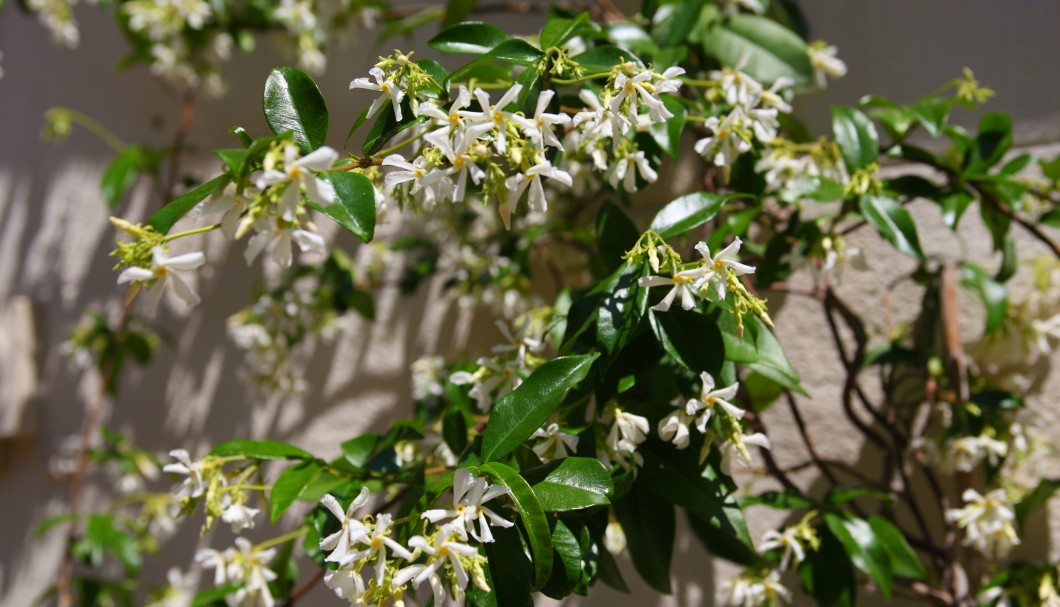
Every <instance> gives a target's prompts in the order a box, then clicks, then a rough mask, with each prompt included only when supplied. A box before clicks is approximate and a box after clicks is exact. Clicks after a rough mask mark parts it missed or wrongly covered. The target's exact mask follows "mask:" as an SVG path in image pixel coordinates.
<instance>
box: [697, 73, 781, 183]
mask: <svg viewBox="0 0 1060 607" xmlns="http://www.w3.org/2000/svg"><path fill="white" fill-rule="evenodd" d="M711 78H712V79H714V81H716V82H717V89H716V90H714V91H713V94H714V95H715V96H716V97H717V98H718V99H719V101H721V102H723V104H724V107H726V108H728V110H727V112H723V113H722V114H719V115H716V116H711V117H709V118H707V121H706V122H705V123H704V126H705V127H706V128H707V129H708V130H710V132H711V134H710V135H709V136H707V137H704V138H703V139H700V140H699V141H697V142H696V146H695V150H696V153H697V154H699V155H700V156H702V157H703V158H705V159H707V160H708V161H709V162H710V163H712V164H713V165H715V166H718V167H728V166H732V164H733V163H734V162H735V161H736V158H737V157H739V156H740V155H741V154H744V153H747V152H749V151H750V150H751V148H752V147H753V144H754V141H755V140H757V141H758V143H759V144H760V145H761V146H769V145H770V144H771V143H772V142H773V139H775V138H776V136H777V131H778V130H779V128H780V122H779V121H778V118H777V115H778V114H780V113H785V114H786V113H789V112H791V104H789V103H788V101H787V100H786V99H785V96H786V95H787V90H788V89H789V88H790V87H791V85H792V82H791V81H790V80H789V79H787V78H783V77H781V78H778V79H777V80H776V81H775V82H774V83H773V85H772V86H771V87H770V88H768V89H767V88H765V87H764V86H763V85H762V84H761V83H759V82H758V81H757V80H755V79H754V78H752V77H751V76H749V75H747V74H745V73H744V72H741V71H740V70H739V69H734V68H725V69H724V70H722V71H720V72H712V73H711Z"/></svg>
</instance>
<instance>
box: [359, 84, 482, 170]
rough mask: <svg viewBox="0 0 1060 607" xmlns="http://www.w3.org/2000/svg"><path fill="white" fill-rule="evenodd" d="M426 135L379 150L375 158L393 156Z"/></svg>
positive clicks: (422, 134)
mask: <svg viewBox="0 0 1060 607" xmlns="http://www.w3.org/2000/svg"><path fill="white" fill-rule="evenodd" d="M480 88H481V87H480ZM426 134H427V131H423V132H421V133H419V134H417V135H416V136H415V137H409V138H408V139H406V140H405V141H402V142H401V143H398V144H396V145H392V146H390V147H388V148H386V149H382V150H379V151H378V152H376V153H375V154H373V156H386V155H387V154H392V153H394V152H396V151H398V150H400V149H401V148H403V147H405V146H406V145H408V144H410V143H412V142H413V141H416V140H418V139H420V138H421V137H423V136H424V135H426Z"/></svg>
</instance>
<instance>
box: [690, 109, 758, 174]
mask: <svg viewBox="0 0 1060 607" xmlns="http://www.w3.org/2000/svg"><path fill="white" fill-rule="evenodd" d="M743 120H744V116H743V111H742V110H741V109H740V108H738V107H737V108H734V109H733V110H732V112H730V113H729V115H728V116H726V117H725V119H724V120H722V119H720V118H718V117H717V116H711V117H710V118H707V121H706V122H705V123H704V124H703V126H705V127H707V128H708V129H710V131H711V133H713V134H712V135H711V136H709V137H704V138H703V139H700V140H699V141H697V142H696V145H695V150H696V153H697V154H699V155H700V156H702V157H703V158H705V159H707V160H709V161H710V162H712V163H713V164H714V166H719V167H724V166H729V165H731V164H732V163H733V162H735V161H736V158H737V157H738V156H739V155H740V154H743V153H745V152H748V151H750V149H751V142H750V141H747V140H746V139H744V138H743V136H742V135H741V134H740V132H739V127H740V126H741V125H742V124H743Z"/></svg>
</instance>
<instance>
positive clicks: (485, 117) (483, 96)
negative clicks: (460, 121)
mask: <svg viewBox="0 0 1060 607" xmlns="http://www.w3.org/2000/svg"><path fill="white" fill-rule="evenodd" d="M522 90H523V85H521V84H519V83H518V82H517V83H515V84H513V85H512V88H510V89H508V90H507V91H505V93H504V94H503V95H501V98H500V99H498V100H497V103H494V104H490V96H489V93H487V92H486V91H484V90H483V89H475V99H477V100H478V104H479V107H481V108H482V111H481V112H470V111H461V112H460V116H462V117H464V118H467V119H468V120H469V121H471V122H473V123H475V124H491V125H493V128H494V133H493V143H494V147H496V149H497V153H498V154H503V153H505V148H506V141H507V135H506V133H505V131H506V130H507V129H505V128H504V127H505V125H504V122H505V121H506V120H513V119H514V118H515V114H513V113H512V112H508V111H506V110H505V109H504V108H506V107H508V106H509V105H511V104H512V103H514V102H515V100H516V98H517V97H518V96H519V93H520V92H522Z"/></svg>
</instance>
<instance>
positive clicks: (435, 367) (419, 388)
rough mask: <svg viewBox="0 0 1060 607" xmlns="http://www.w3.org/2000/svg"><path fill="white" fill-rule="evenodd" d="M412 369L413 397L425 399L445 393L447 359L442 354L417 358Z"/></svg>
mask: <svg viewBox="0 0 1060 607" xmlns="http://www.w3.org/2000/svg"><path fill="white" fill-rule="evenodd" d="M410 367H411V370H412V398H413V399H415V400H423V399H425V398H428V397H431V396H441V395H442V394H444V393H445V386H444V385H443V383H442V382H443V381H444V380H445V376H444V375H442V372H443V371H444V370H445V359H444V358H442V357H441V356H424V357H421V358H417V359H416V360H414V361H413V362H412V365H411V366H410Z"/></svg>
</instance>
